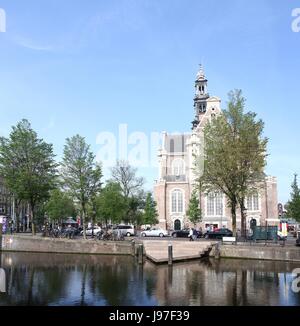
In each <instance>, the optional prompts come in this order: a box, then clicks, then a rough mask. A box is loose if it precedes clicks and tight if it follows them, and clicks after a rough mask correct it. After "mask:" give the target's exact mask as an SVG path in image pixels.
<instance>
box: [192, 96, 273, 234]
mask: <svg viewBox="0 0 300 326" xmlns="http://www.w3.org/2000/svg"><path fill="white" fill-rule="evenodd" d="M244 109H245V98H244V97H243V96H242V92H241V91H240V90H236V91H233V92H231V93H229V103H228V108H227V110H225V111H224V112H223V114H220V115H218V116H216V117H215V118H213V119H212V120H211V121H210V122H208V123H207V124H206V126H205V128H204V140H205V145H204V171H198V176H199V179H200V180H201V182H202V184H203V187H204V189H206V191H221V192H222V193H224V194H225V195H226V196H227V199H228V205H229V207H230V208H231V216H232V226H233V232H234V234H235V235H236V215H237V207H238V205H239V206H240V207H241V210H242V216H243V219H244V214H243V211H244V210H245V198H246V196H247V193H248V192H249V191H253V188H255V187H260V186H261V183H262V182H263V179H264V173H263V170H264V167H265V165H266V156H267V154H266V147H267V142H268V140H267V139H266V138H264V137H263V136H262V134H263V129H264V123H263V122H262V121H261V120H259V121H256V114H255V113H252V112H248V113H244ZM201 159H202V157H199V158H198V159H197V160H198V162H197V161H196V167H197V166H198V167H199V166H200V167H202V164H201V163H202V162H201V161H199V160H201ZM196 171H197V168H196Z"/></svg>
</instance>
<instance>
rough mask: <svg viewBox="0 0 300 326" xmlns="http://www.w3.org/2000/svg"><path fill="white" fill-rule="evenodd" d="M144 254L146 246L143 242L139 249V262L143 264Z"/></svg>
mask: <svg viewBox="0 0 300 326" xmlns="http://www.w3.org/2000/svg"><path fill="white" fill-rule="evenodd" d="M143 255H144V246H143V245H142V244H139V250H138V262H139V264H143Z"/></svg>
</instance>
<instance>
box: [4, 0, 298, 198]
mask: <svg viewBox="0 0 300 326" xmlns="http://www.w3.org/2000/svg"><path fill="white" fill-rule="evenodd" d="M0 8H1V9H2V10H1V9H0V26H1V19H2V20H3V12H4V13H5V17H6V24H5V25H6V28H5V32H0V119H1V120H0V121H1V122H0V135H2V136H7V135H8V134H9V132H10V130H11V126H13V125H15V124H16V123H17V122H18V121H20V120H21V119H23V118H26V119H28V120H29V121H30V122H31V124H32V127H33V129H35V130H36V131H37V132H38V135H39V137H41V138H43V139H44V140H45V141H47V142H49V143H52V144H53V145H54V150H55V153H56V155H57V159H58V160H60V159H61V157H62V154H63V146H64V143H65V139H66V138H67V137H71V136H73V135H75V134H77V133H79V134H80V135H82V136H84V137H85V138H86V141H87V142H88V143H89V144H90V145H91V149H92V150H93V151H94V152H95V155H97V157H98V159H99V158H101V157H102V156H103V155H104V154H105V150H107V149H108V147H109V146H110V147H109V148H110V150H109V154H110V155H112V153H114V155H113V158H126V157H125V156H126V151H127V154H128V155H129V156H130V155H133V154H134V153H135V150H134V148H135V144H136V145H141V144H143V146H144V147H145V148H146V150H145V153H144V155H148V156H149V160H148V161H147V162H148V164H143V166H141V167H140V168H139V170H138V173H139V175H142V176H144V177H145V179H146V181H147V183H146V188H147V189H149V190H150V189H152V187H153V182H154V180H155V179H157V177H158V170H157V166H155V164H154V161H156V153H157V152H156V150H157V147H158V145H157V144H158V143H157V142H158V139H157V137H158V136H157V135H159V134H160V133H161V132H162V131H168V132H170V133H173V132H189V131H190V129H191V121H192V120H193V118H194V111H193V96H194V81H195V76H196V74H197V71H198V68H199V64H200V63H203V65H204V68H205V72H206V76H207V78H208V80H209V84H208V87H209V92H210V95H213V96H218V97H220V98H221V99H222V108H226V102H227V94H228V92H229V91H230V90H232V89H236V88H238V89H242V90H243V94H244V96H245V97H246V99H247V110H249V111H254V112H256V113H257V115H258V118H261V119H262V120H263V121H264V122H265V136H266V137H268V138H269V144H268V154H269V157H268V165H267V168H266V172H267V174H269V175H273V176H276V177H277V179H278V193H279V201H280V202H283V203H285V202H286V201H287V200H288V199H289V195H290V185H291V183H292V180H293V174H294V173H300V165H299V163H300V151H299V141H300V127H299V121H300V111H299V106H300V104H299V94H300V83H299V76H300V60H299V52H300V32H298V33H297V32H295V25H296V27H297V26H300V22H299V24H298V21H296V19H297V17H293V16H292V12H293V10H294V9H295V8H300V0H297V1H296V0H290V1H282V0H253V1H246V0H226V1H219V0H188V1H186V0H110V1H104V0H89V1H84V0H63V1H62V0H43V1H40V0H27V1H19V0H0ZM1 13H2V15H1ZM1 17H2V18H1ZM293 26H294V28H292V27H293ZM296 30H297V28H296ZM125 128H126V129H127V135H126V133H125V130H124V129H125ZM147 143H148V145H147ZM126 144H127V145H126ZM145 144H146V145H145ZM124 146H125V147H126V148H125V149H126V150H124ZM120 151H122V153H120ZM124 151H125V152H124ZM101 155H102V156H101ZM122 155H123V156H124V155H125V156H124V157H122ZM104 156H105V155H104ZM104 156H103V157H104ZM127 158H128V157H127ZM105 175H106V176H107V177H108V169H107V168H105Z"/></svg>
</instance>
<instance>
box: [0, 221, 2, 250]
mask: <svg viewBox="0 0 300 326" xmlns="http://www.w3.org/2000/svg"><path fill="white" fill-rule="evenodd" d="M1 251H2V223H0V252H1Z"/></svg>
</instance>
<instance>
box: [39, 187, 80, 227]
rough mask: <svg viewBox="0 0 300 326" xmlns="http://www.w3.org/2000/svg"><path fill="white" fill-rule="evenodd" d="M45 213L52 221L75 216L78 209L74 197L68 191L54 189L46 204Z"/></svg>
mask: <svg viewBox="0 0 300 326" xmlns="http://www.w3.org/2000/svg"><path fill="white" fill-rule="evenodd" d="M45 213H46V215H47V216H48V217H49V218H50V219H51V220H52V221H56V222H57V221H61V220H64V219H66V218H68V217H70V216H75V214H76V209H75V205H74V202H73V200H72V198H70V196H69V195H68V194H67V193H65V192H63V191H61V190H60V189H54V190H53V191H52V192H51V195H50V199H49V200H48V201H47V203H46V204H45Z"/></svg>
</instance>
